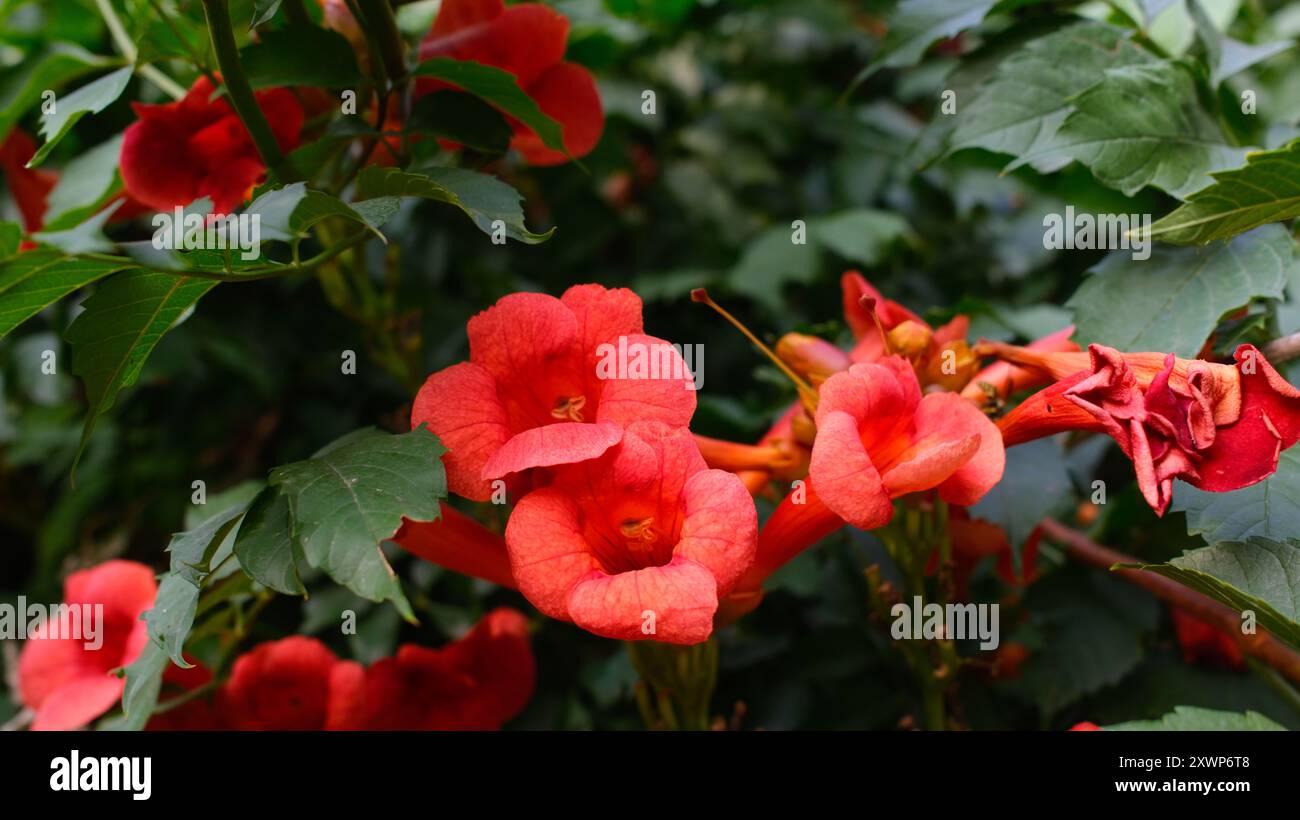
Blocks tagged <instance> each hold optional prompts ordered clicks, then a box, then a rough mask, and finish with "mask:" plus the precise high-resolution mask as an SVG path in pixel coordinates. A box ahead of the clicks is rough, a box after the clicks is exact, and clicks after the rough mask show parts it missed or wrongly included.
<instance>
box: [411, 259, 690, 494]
mask: <svg viewBox="0 0 1300 820" xmlns="http://www.w3.org/2000/svg"><path fill="white" fill-rule="evenodd" d="M468 332H469V361H468V362H462V363H460V364H456V365H452V366H451V367H448V368H446V369H444V370H440V371H438V372H437V373H434V374H433V375H431V376H430V377H429V378H428V380H427V381H425V383H424V386H423V387H421V388H420V392H419V394H418V395H417V396H416V397H415V404H414V406H413V407H412V410H411V426H412V427H418V426H419V425H420V424H427V425H428V427H429V429H430V430H431V431H432V432H433V433H434V434H435V435H437V436H438V437H439V438H440V439H441V440H442V443H443V444H444V445H446V446H447V448H448V450H449V452H448V453H447V455H446V456H445V457H444V459H443V463H444V464H445V465H446V468H447V480H448V484H449V485H450V487H451V490H452V492H454V493H456V494H458V495H462V496H464V497H466V498H470V499H474V500H476V501H486V500H488V499H489V498H490V497H491V493H492V483H491V482H492V480H494V479H498V478H504V477H506V476H516V477H520V474H525V473H527V471H529V470H532V469H534V468H539V467H554V466H557V465H561V464H571V463H573V462H577V461H582V460H584V459H589V458H595V457H597V456H599V455H601V454H602V453H604V452H605V451H606V450H608V449H609V448H610V447H612V446H614V445H615V444H617V443H618V441H619V439H620V438H621V437H622V435H623V426H624V425H625V424H628V423H630V422H633V421H636V420H653V421H661V422H664V423H665V424H668V425H669V426H672V427H680V426H684V425H686V424H687V423H689V422H690V419H691V415H692V414H693V413H694V412H695V391H694V389H693V388H694V382H693V381H692V379H691V377H690V374H689V371H688V370H687V369H686V364H685V361H683V360H682V357H681V355H680V353H678V352H677V351H676V350H675V349H673V348H672V347H671V346H670V345H669V344H668V343H667V342H664V341H663V340H661V339H656V338H654V337H651V336H646V335H644V334H643V333H642V325H641V300H640V298H639V297H637V295H636V294H634V293H632V291H630V290H627V289H625V288H619V289H615V290H607V289H605V288H603V287H601V286H600V285H576V286H574V287H571V288H569V290H568V291H566V292H565V294H564V296H563V297H562V298H560V299H556V298H555V297H553V296H547V295H545V294H540V293H515V294H511V295H509V296H506V297H503V298H502V299H501V300H500V301H498V302H497V303H496V305H495V306H493V307H491V308H489V309H487V310H485V311H483V312H482V313H480V314H478V315H477V316H475V317H474V318H473V319H470V321H469V328H468ZM620 337H622V338H624V339H625V340H626V343H627V344H626V347H627V348H628V349H630V350H634V351H653V352H654V355H656V356H658V357H659V360H660V361H659V366H658V367H656V368H654V369H646V370H641V369H638V368H637V367H636V366H635V362H631V361H630V362H628V364H629V365H630V366H629V367H627V368H623V369H621V370H620V369H619V368H614V369H613V370H612V371H610V372H605V371H604V370H603V369H602V368H601V367H600V364H601V362H602V361H606V360H607V359H606V354H610V353H611V352H612V351H614V350H616V349H617V348H618V346H619V341H620ZM602 345H609V347H602ZM646 355H650V354H649V353H647V354H646ZM683 374H685V376H684V377H683ZM515 485H516V487H519V486H520V485H519V482H518V481H515Z"/></svg>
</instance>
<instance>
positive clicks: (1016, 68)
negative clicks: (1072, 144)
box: [949, 22, 1154, 171]
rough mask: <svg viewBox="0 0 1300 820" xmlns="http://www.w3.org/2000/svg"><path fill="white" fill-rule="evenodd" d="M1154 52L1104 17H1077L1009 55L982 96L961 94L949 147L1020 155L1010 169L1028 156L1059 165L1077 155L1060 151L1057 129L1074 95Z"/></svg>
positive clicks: (1046, 167)
mask: <svg viewBox="0 0 1300 820" xmlns="http://www.w3.org/2000/svg"><path fill="white" fill-rule="evenodd" d="M1153 59H1154V58H1153V57H1152V56H1151V55H1150V54H1149V53H1148V52H1147V51H1145V50H1144V49H1142V48H1140V47H1139V46H1137V45H1135V44H1134V43H1132V42H1131V41H1129V40H1128V38H1127V36H1126V34H1125V32H1124V31H1123V30H1121V29H1119V28H1116V27H1115V26H1109V25H1106V24H1104V23H1095V22H1083V23H1076V24H1074V25H1071V26H1067V27H1065V28H1062V29H1060V30H1058V31H1055V32H1052V33H1050V34H1048V35H1046V36H1044V37H1040V38H1038V39H1035V40H1031V41H1030V42H1029V44H1028V45H1026V46H1025V47H1024V48H1023V49H1021V50H1020V51H1018V52H1017V53H1015V54H1014V55H1012V56H1011V57H1009V58H1007V59H1006V60H1005V61H1003V62H1002V64H1001V65H1000V66H999V67H998V70H997V72H996V73H995V74H994V75H993V77H992V79H991V80H990V81H989V82H988V83H987V84H986V85H985V86H984V87H983V88H981V89H980V90H979V92H978V93H977V95H976V96H975V98H974V99H972V100H970V101H969V102H964V101H963V100H961V99H958V101H957V103H958V105H957V116H956V119H957V127H956V129H955V130H954V132H953V135H952V138H951V140H950V142H949V149H950V150H951V151H958V150H961V149H963V148H984V149H987V150H989V151H994V152H997V153H1000V154H1010V155H1012V156H1013V157H1015V159H1014V160H1013V161H1012V163H1011V164H1010V165H1008V166H1007V168H1008V170H1010V169H1011V168H1014V167H1016V166H1018V165H1021V164H1024V163H1026V162H1032V164H1033V166H1034V167H1035V168H1037V169H1038V170H1040V171H1052V170H1056V169H1057V168H1059V167H1061V166H1062V165H1064V164H1065V163H1067V162H1069V161H1070V158H1069V157H1068V156H1064V155H1063V154H1061V153H1060V146H1059V140H1058V138H1057V135H1056V132H1057V129H1058V128H1059V127H1060V126H1061V124H1062V123H1063V122H1064V121H1065V118H1066V116H1067V115H1069V113H1070V111H1071V110H1072V105H1071V103H1070V100H1071V98H1073V97H1074V96H1075V95H1077V94H1079V93H1081V92H1083V91H1085V90H1087V89H1088V88H1090V87H1091V86H1093V85H1095V84H1096V83H1098V82H1100V81H1101V80H1102V78H1103V77H1104V76H1105V70H1106V69H1107V68H1118V67H1120V66H1126V65H1138V64H1141V63H1145V62H1150V61H1152V60H1153ZM1031 158H1032V159H1031Z"/></svg>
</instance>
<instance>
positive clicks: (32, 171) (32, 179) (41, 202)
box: [0, 128, 59, 233]
mask: <svg viewBox="0 0 1300 820" xmlns="http://www.w3.org/2000/svg"><path fill="white" fill-rule="evenodd" d="M35 154H36V140H34V139H32V137H31V135H30V134H28V133H27V132H26V131H23V130H22V129H21V128H13V129H11V130H10V131H9V135H8V136H6V137H5V141H4V144H3V145H0V172H3V173H4V179H5V185H6V186H8V188H9V196H11V197H13V200H14V204H15V205H17V206H18V213H20V214H22V217H23V230H25V231H27V232H28V233H34V232H36V231H39V230H40V229H41V228H43V227H44V226H45V206H46V199H47V197H49V195H50V191H51V190H52V189H53V188H54V184H55V183H56V182H58V179H59V177H58V175H57V174H55V173H54V172H53V171H46V170H43V169H40V168H28V167H27V161H28V160H30V159H31V158H32V157H33V156H34V155H35Z"/></svg>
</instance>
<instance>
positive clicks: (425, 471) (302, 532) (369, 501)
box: [270, 427, 447, 620]
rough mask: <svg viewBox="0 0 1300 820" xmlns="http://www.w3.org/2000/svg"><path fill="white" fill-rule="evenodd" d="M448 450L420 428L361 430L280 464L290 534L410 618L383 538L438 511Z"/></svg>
mask: <svg viewBox="0 0 1300 820" xmlns="http://www.w3.org/2000/svg"><path fill="white" fill-rule="evenodd" d="M444 452H446V449H445V448H444V447H443V446H442V444H441V443H439V441H438V439H437V438H436V437H434V436H433V434H431V433H430V432H429V431H428V430H426V429H424V428H423V427H421V428H418V429H416V430H412V431H411V432H409V433H404V434H402V435H397V436H394V435H389V434H387V433H383V432H379V431H377V430H362V431H359V432H357V433H353V434H351V435H349V436H346V437H345V438H343V439H341V440H339V441H338V442H335V443H334V444H333V445H331V446H330V447H328V448H326V449H325V450H323V451H321V452H320V453H318V454H317V455H316V456H314V457H312V458H310V459H307V460H306V461H297V462H294V463H293V464H286V465H284V466H283V467H277V468H276V469H275V470H272V471H271V478H270V483H271V485H272V486H274V487H279V488H280V489H281V491H282V492H283V493H284V495H285V497H286V498H287V500H288V506H289V511H290V515H291V516H292V518H293V527H292V530H293V537H294V539H295V540H297V541H298V542H299V544H300V545H301V547H302V552H303V555H304V556H305V557H306V559H307V561H308V563H310V564H311V565H312V566H315V567H318V568H320V569H322V570H324V571H325V572H326V573H328V574H329V575H330V577H332V578H333V579H334V580H336V581H338V582H339V583H341V584H343V585H344V586H346V587H347V588H348V589H351V590H352V591H353V592H355V593H357V594H358V595H361V596H362V597H365V598H369V599H370V600H372V601H382V600H392V601H393V603H394V604H395V605H396V606H397V607H398V609H399V610H400V611H401V612H402V614H403V615H404V616H405V617H406V618H407V619H408V620H411V619H413V618H414V616H413V614H412V613H411V608H410V604H409V603H407V601H406V596H405V595H404V594H403V593H402V587H401V583H400V582H399V581H398V579H397V576H396V575H395V574H394V573H393V568H392V567H391V566H389V564H388V561H387V559H385V558H384V554H383V551H382V550H381V549H380V545H381V543H382V542H383V541H385V540H387V539H389V538H391V537H392V536H393V534H394V533H396V532H397V529H398V527H400V526H401V523H402V519H403V518H410V519H412V520H415V521H432V520H434V519H436V518H437V517H438V515H439V512H440V511H439V507H438V500H439V499H440V498H442V497H445V496H446V494H447V479H446V474H445V473H444V471H443V468H442V462H441V461H439V457H440V456H441V455H442V454H443V453H444ZM272 526H279V525H278V523H276V524H274V525H272Z"/></svg>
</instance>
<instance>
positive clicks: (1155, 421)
mask: <svg viewBox="0 0 1300 820" xmlns="http://www.w3.org/2000/svg"><path fill="white" fill-rule="evenodd" d="M993 347H994V348H995V349H997V351H998V353H999V355H1002V356H1003V357H1004V358H1007V359H1008V360H1011V361H1016V362H1017V363H1022V364H1029V365H1031V366H1037V367H1040V368H1042V369H1044V370H1046V371H1047V372H1049V373H1051V374H1052V375H1053V376H1054V377H1056V378H1058V379H1060V380H1059V381H1058V382H1056V384H1053V385H1052V386H1050V387H1047V388H1045V389H1043V390H1041V391H1039V392H1038V393H1035V394H1034V395H1033V396H1031V397H1029V398H1028V399H1026V400H1025V401H1024V402H1023V403H1022V404H1021V405H1020V406H1018V407H1017V408H1016V409H1015V410H1013V411H1012V412H1010V413H1008V414H1007V415H1006V416H1004V417H1003V418H1002V419H1001V420H1000V421H999V422H998V427H999V428H1000V429H1001V430H1002V436H1003V440H1004V441H1005V442H1006V444H1007V445H1008V446H1011V445H1013V444H1019V443H1021V442H1024V441H1029V440H1031V439H1034V438H1039V437H1042V436H1045V435H1051V434H1053V433H1057V432H1061V431H1064V430H1090V431H1094V432H1103V433H1106V434H1107V435H1109V436H1110V437H1111V438H1113V439H1115V441H1116V442H1117V443H1118V444H1119V446H1120V448H1121V449H1122V450H1123V451H1124V454H1125V455H1127V456H1128V457H1129V458H1130V459H1132V461H1133V466H1134V469H1135V471H1136V473H1137V479H1138V487H1139V489H1141V491H1142V496H1143V498H1145V499H1146V501H1147V503H1148V504H1149V505H1150V506H1151V508H1152V509H1153V510H1155V511H1156V513H1157V514H1158V515H1163V514H1164V512H1165V510H1166V509H1168V507H1169V502H1170V500H1171V497H1172V492H1173V482H1174V479H1175V478H1179V479H1182V480H1183V481H1186V482H1187V483H1189V484H1191V485H1193V486H1195V487H1199V488H1200V489H1203V490H1209V491H1211V492H1226V491H1228V490H1235V489H1239V488H1241V487H1246V486H1249V485H1251V484H1254V483H1255V482H1257V481H1260V480H1262V479H1264V478H1266V477H1267V476H1269V475H1271V474H1272V473H1273V472H1274V471H1275V470H1276V469H1277V461H1278V456H1279V455H1280V454H1281V452H1282V450H1284V449H1286V448H1288V447H1290V446H1292V445H1293V444H1295V443H1296V441H1297V440H1298V439H1300V391H1297V390H1296V389H1295V388H1294V387H1292V386H1291V385H1290V384H1289V383H1287V381H1286V380H1285V379H1283V378H1282V377H1281V376H1280V375H1278V373H1277V371H1275V370H1274V369H1273V367H1272V366H1271V365H1270V364H1269V363H1268V361H1267V360H1266V359H1265V358H1264V356H1263V354H1261V353H1260V352H1259V351H1258V350H1256V349H1255V348H1254V347H1253V346H1251V345H1241V346H1240V347H1238V348H1237V350H1236V362H1237V363H1236V365H1235V366H1233V365H1226V364H1215V363H1212V362H1205V361H1200V360H1196V359H1190V360H1189V359H1178V358H1175V357H1174V355H1173V354H1172V353H1170V354H1163V353H1129V354H1122V353H1120V352H1119V351H1117V350H1115V349H1113V348H1109V347H1104V346H1102V345H1091V346H1090V347H1089V348H1088V353H1087V354H1083V353H1077V354H1076V353H1055V354H1052V353H1035V352H1030V351H1026V350H1024V349H1022V348H1010V347H1008V346H1004V345H1001V346H999V345H994V346H993Z"/></svg>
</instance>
